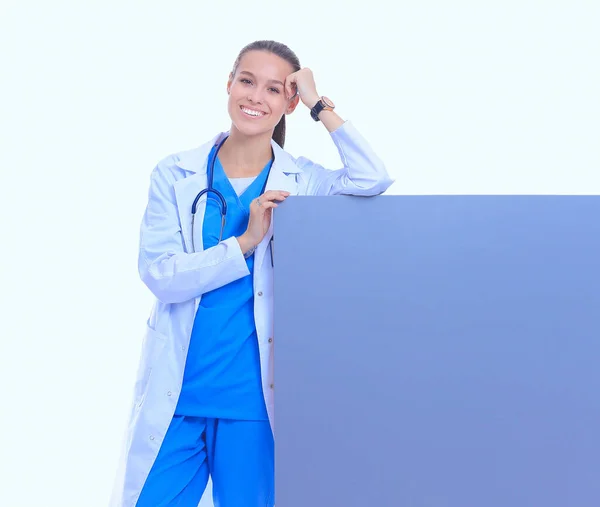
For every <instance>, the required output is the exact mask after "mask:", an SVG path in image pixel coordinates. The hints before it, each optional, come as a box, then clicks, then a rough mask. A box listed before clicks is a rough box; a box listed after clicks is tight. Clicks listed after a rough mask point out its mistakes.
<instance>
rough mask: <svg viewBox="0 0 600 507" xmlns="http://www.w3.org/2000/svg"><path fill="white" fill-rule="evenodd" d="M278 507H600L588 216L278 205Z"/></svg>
mask: <svg viewBox="0 0 600 507" xmlns="http://www.w3.org/2000/svg"><path fill="white" fill-rule="evenodd" d="M274 237H275V240H274V248H273V250H274V263H275V378H276V380H275V400H276V406H275V420H276V502H277V506H278V507H309V506H310V507H325V506H327V507H332V506H333V507H337V506H340V507H342V506H343V507H358V506H360V507H386V506H389V507H403V506H406V507H598V506H599V505H600V436H599V434H600V295H599V290H600V269H599V263H600V197H595V196H380V197H376V198H359V197H344V196H336V197H291V198H289V199H288V200H287V201H286V202H285V203H284V204H283V205H282V206H280V207H279V208H278V210H277V212H276V215H275V236H274Z"/></svg>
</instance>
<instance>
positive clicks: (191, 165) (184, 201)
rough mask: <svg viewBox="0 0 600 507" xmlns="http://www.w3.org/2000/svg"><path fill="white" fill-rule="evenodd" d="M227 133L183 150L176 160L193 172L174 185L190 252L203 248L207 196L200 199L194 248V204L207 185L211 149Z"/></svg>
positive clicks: (195, 223)
mask: <svg viewBox="0 0 600 507" xmlns="http://www.w3.org/2000/svg"><path fill="white" fill-rule="evenodd" d="M225 134H226V133H221V134H219V135H218V136H216V137H215V138H214V139H213V140H212V141H210V142H208V143H205V144H204V145H202V146H200V147H199V148H196V149H194V150H189V151H187V152H183V153H182V154H181V155H180V158H179V160H178V161H177V162H176V165H177V166H178V167H180V168H182V169H184V170H186V171H188V172H191V173H193V174H191V175H190V176H187V177H185V178H182V179H180V180H178V181H176V182H175V184H174V185H173V187H174V191H175V199H176V201H177V209H178V212H179V223H180V224H181V234H182V236H183V242H184V245H185V250H186V252H188V253H192V252H193V251H194V248H195V250H196V252H199V251H201V250H202V248H203V246H202V223H203V222H204V211H205V209H206V196H204V197H202V198H201V199H200V200H199V201H198V205H197V209H196V217H195V219H194V229H195V234H194V242H195V245H193V246H194V248H192V233H193V232H194V231H192V204H193V203H194V199H195V198H196V196H197V195H198V192H200V191H201V190H203V189H205V188H206V186H207V175H206V170H207V162H208V155H209V153H210V150H211V149H212V147H213V146H214V145H215V144H216V143H218V142H219V141H220V140H221V139H222V137H223V136H224V135H225Z"/></svg>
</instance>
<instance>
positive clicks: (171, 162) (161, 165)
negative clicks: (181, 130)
mask: <svg viewBox="0 0 600 507" xmlns="http://www.w3.org/2000/svg"><path fill="white" fill-rule="evenodd" d="M222 135H223V133H220V134H218V135H217V136H215V137H214V138H213V139H211V140H209V141H207V142H205V143H204V144H202V145H200V146H197V147H195V148H191V149H187V150H182V151H178V152H175V153H171V154H170V155H167V156H166V157H164V158H163V159H161V160H159V162H158V163H157V164H156V166H155V167H154V169H153V171H152V178H159V179H162V180H168V181H171V182H175V181H177V180H180V179H183V178H186V177H188V176H190V175H192V174H194V173H197V172H200V171H203V170H204V168H205V166H206V160H207V158H208V155H209V153H210V150H211V148H212V147H213V146H214V144H215V142H217V140H218V139H219V138H220V137H221V136H222Z"/></svg>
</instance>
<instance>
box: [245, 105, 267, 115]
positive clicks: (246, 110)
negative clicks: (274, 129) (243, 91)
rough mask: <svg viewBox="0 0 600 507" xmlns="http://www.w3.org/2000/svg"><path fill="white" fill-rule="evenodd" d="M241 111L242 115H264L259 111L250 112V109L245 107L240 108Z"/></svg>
mask: <svg viewBox="0 0 600 507" xmlns="http://www.w3.org/2000/svg"><path fill="white" fill-rule="evenodd" d="M242 111H244V113H246V114H249V115H251V116H262V115H263V114H264V113H261V112H259V111H252V109H246V108H245V107H242Z"/></svg>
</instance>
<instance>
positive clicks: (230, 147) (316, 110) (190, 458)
mask: <svg viewBox="0 0 600 507" xmlns="http://www.w3.org/2000/svg"><path fill="white" fill-rule="evenodd" d="M227 94H228V103H227V108H228V112H229V116H230V117H231V127H230V130H229V132H226V133H221V134H219V135H217V136H216V137H215V138H214V139H212V140H210V141H209V142H208V143H206V144H205V145H203V146H200V147H199V148H196V149H192V150H190V151H185V152H181V153H178V154H174V155H171V156H169V157H167V158H165V159H164V160H162V161H161V162H160V163H159V164H158V165H157V166H156V168H155V169H154V170H153V172H152V175H151V183H150V190H149V198H148V204H147V208H146V211H145V214H144V217H143V221H142V225H141V232H140V250H139V273H140V276H141V279H142V280H143V282H144V283H145V284H146V285H147V286H148V288H149V289H150V290H151V291H152V293H153V294H154V295H155V296H156V302H155V305H154V307H153V310H152V312H151V315H150V318H149V319H148V323H147V329H146V335H145V338H144V344H143V349H142V358H141V361H140V365H139V370H138V377H137V382H136V386H135V400H134V405H133V408H132V411H131V416H130V424H129V426H128V430H127V434H126V438H125V444H124V449H123V454H122V459H121V463H120V469H119V472H118V475H117V481H116V484H115V488H114V491H113V497H112V503H111V505H113V506H114V507H133V506H137V507H162V506H183V507H196V506H197V505H198V503H199V501H200V498H201V497H202V494H203V492H204V489H205V487H206V485H207V481H208V478H209V476H210V477H211V478H212V482H213V501H214V504H215V506H216V507H271V506H273V505H274V504H275V499H274V450H273V447H274V444H273V415H274V412H273V406H274V404H273V392H274V385H273V346H274V339H275V338H274V337H273V294H272V287H273V263H272V257H271V255H272V249H271V239H272V231H273V224H272V220H271V218H272V212H273V209H274V208H276V207H277V206H278V204H279V203H281V202H282V201H284V200H285V199H286V198H287V197H288V196H290V195H335V194H350V195H362V196H374V195H378V194H381V193H382V192H384V191H385V190H386V189H387V188H388V187H389V186H390V184H391V183H392V180H391V179H390V177H389V175H388V173H387V172H386V169H385V167H384V165H383V163H382V162H381V161H380V160H379V158H378V157H377V156H376V155H375V153H373V151H372V150H371V148H370V146H369V145H368V143H367V142H366V141H365V140H364V139H363V138H362V137H361V135H360V134H359V133H358V131H357V130H356V129H355V128H354V127H353V126H352V125H351V124H350V123H348V122H344V121H343V120H342V119H341V118H340V117H339V116H338V115H337V114H336V113H335V112H334V104H333V102H332V101H331V100H330V99H328V98H326V97H320V96H319V94H318V93H317V89H316V86H315V82H314V80H313V75H312V72H311V71H310V70H309V69H307V68H301V66H300V63H299V61H298V58H297V57H296V55H295V54H294V53H293V52H292V51H291V50H290V49H289V48H288V47H286V46H284V45H283V44H280V43H277V42H273V41H257V42H254V43H252V44H249V45H248V46H246V47H245V48H243V49H242V51H241V52H240V54H239V56H238V58H237V60H236V61H235V63H234V65H233V70H232V72H231V74H230V76H229V80H228V82H227ZM300 101H301V102H302V103H303V104H304V106H306V108H307V110H306V113H307V114H309V112H310V114H311V116H312V118H313V119H314V120H315V122H317V123H321V124H322V125H323V126H324V127H325V128H326V129H327V130H328V132H329V133H330V136H331V139H332V140H333V142H334V143H335V145H336V147H337V149H338V151H339V154H340V158H341V162H342V164H343V167H342V168H340V169H336V170H329V169H325V168H323V167H322V166H320V165H318V164H316V163H314V162H312V161H310V160H308V159H306V158H304V157H299V158H294V157H292V156H291V155H290V154H288V153H287V152H285V151H284V150H283V146H284V141H285V115H288V114H291V113H292V112H293V111H294V110H295V109H296V106H298V104H299V102H300ZM207 188H208V189H210V191H208V192H207V191H206V189H207ZM203 191H204V192H203ZM223 219H224V220H223Z"/></svg>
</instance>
